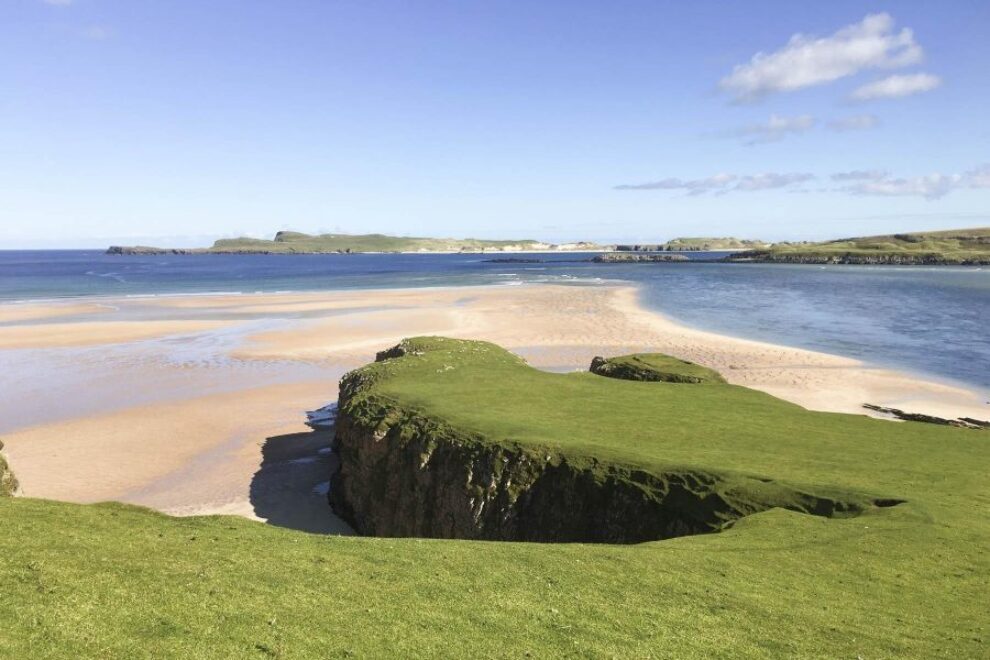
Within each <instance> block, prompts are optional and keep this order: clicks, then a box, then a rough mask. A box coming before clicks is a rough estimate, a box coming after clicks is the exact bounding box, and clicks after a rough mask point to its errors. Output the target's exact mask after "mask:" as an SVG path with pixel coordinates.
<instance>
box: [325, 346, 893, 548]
mask: <svg viewBox="0 0 990 660" xmlns="http://www.w3.org/2000/svg"><path fill="white" fill-rule="evenodd" d="M472 370H473V371H474V375H471V374H470V373H469V372H470V371H472ZM492 371H495V372H498V377H499V379H500V382H501V383H502V385H503V386H505V387H508V388H515V387H516V386H518V387H519V388H522V390H523V391H525V392H526V393H527V394H528V395H529V396H531V397H534V398H542V397H541V392H540V391H539V390H538V389H536V390H534V389H532V388H527V383H526V382H525V380H526V379H525V376H527V375H530V374H529V373H528V372H536V370H533V369H531V368H530V367H528V366H526V365H525V364H524V363H522V361H521V360H519V359H518V358H516V357H515V356H512V355H511V354H509V353H507V352H505V351H503V350H502V349H500V348H498V347H497V346H494V345H491V344H487V343H485V342H470V341H459V340H451V339H443V338H418V339H414V340H406V341H404V342H403V343H401V344H399V345H398V346H396V347H394V348H392V349H390V350H388V351H384V352H382V353H380V354H379V356H378V359H377V360H376V362H375V363H373V364H372V365H369V366H367V367H363V368H361V369H358V370H356V371H353V372H351V373H349V374H348V375H346V376H345V377H344V379H343V380H342V381H341V389H340V399H339V406H340V407H339V414H338V417H337V427H336V436H335V441H334V443H335V449H336V451H337V454H338V456H339V458H340V466H339V468H338V470H337V472H336V473H335V474H334V475H333V478H332V481H331V484H332V485H331V488H330V503H331V505H332V507H333V509H334V511H335V512H336V513H337V514H338V515H340V516H341V517H342V518H344V519H345V520H346V521H347V522H348V523H349V524H351V525H352V526H353V527H354V529H355V530H357V531H358V532H359V533H361V534H365V535H375V536H418V537H433V538H461V539H486V540H504V541H543V542H559V541H573V542H606V543H636V542H641V541H650V540H657V539H666V538H671V537H676V536H684V535H689V534H701V533H707V532H715V531H719V530H721V529H724V528H725V527H726V526H728V525H731V524H732V523H733V522H734V521H736V520H738V519H739V518H742V517H743V516H746V515H750V514H752V513H757V512H759V511H765V510H767V509H770V508H773V507H782V508H786V509H790V510H793V511H799V512H802V513H808V514H813V515H819V516H829V517H847V516H853V515H858V514H860V513H862V512H864V511H866V510H869V509H871V508H873V507H875V506H883V505H886V504H887V500H884V499H871V498H869V497H866V496H864V495H860V494H853V493H843V492H836V491H820V490H817V489H808V488H799V487H795V486H792V485H788V484H786V483H783V482H778V481H776V480H774V479H769V478H765V477H760V476H750V475H741V474H736V473H731V472H724V471H720V470H713V469H710V468H692V467H683V466H679V467H676V468H675V467H664V466H662V465H658V464H655V463H654V464H652V465H651V464H649V462H647V463H646V464H644V463H643V461H642V457H641V456H637V455H636V451H635V449H634V446H635V443H633V444H632V445H626V444H625V439H624V438H621V437H619V438H617V439H616V438H610V437H607V436H606V437H601V438H599V439H598V440H599V442H600V444H601V447H602V449H603V450H602V451H601V452H600V455H599V452H593V451H588V449H587V448H586V446H584V445H583V443H582V444H581V445H578V446H573V447H567V446H566V445H567V442H566V441H565V437H566V434H567V433H568V427H567V425H561V426H560V433H561V434H562V437H560V438H555V437H542V433H537V437H540V438H541V439H540V440H538V441H533V439H527V438H526V436H527V435H528V434H527V433H526V432H525V430H524V426H525V425H526V424H527V422H528V423H530V424H532V425H534V426H536V425H538V424H539V422H540V420H539V419H537V418H529V417H528V416H527V414H526V413H525V412H524V411H521V413H522V414H520V415H517V416H515V417H514V418H512V419H511V420H507V419H506V415H505V414H504V413H503V412H493V414H495V415H497V416H498V419H499V422H500V423H507V424H508V428H510V429H513V430H514V433H513V434H512V435H514V436H515V437H512V435H504V436H502V435H494V434H492V433H490V432H485V431H480V430H478V428H477V426H476V425H475V424H473V423H471V422H467V421H465V422H461V423H457V422H452V421H451V420H450V417H448V416H447V415H444V414H442V413H441V414H431V413H430V412H428V410H429V405H428V404H427V403H426V402H425V400H424V398H423V396H424V395H423V393H424V392H430V391H431V390H432V384H433V383H434V382H436V381H437V380H438V379H443V378H444V375H445V374H448V373H450V374H452V373H455V372H459V376H462V377H466V378H467V379H468V381H469V382H470V381H474V382H479V381H484V380H485V375H486V372H488V373H489V375H491V372H492ZM512 372H517V373H518V374H519V375H520V376H522V379H521V380H520V381H519V382H517V383H516V384H515V385H514V384H513V383H512V380H511V373H512ZM536 373H539V374H543V372H536ZM543 375H546V376H551V377H555V378H557V379H567V383H568V384H569V382H570V381H574V380H575V379H573V378H569V377H568V376H566V375H560V374H543ZM506 376H509V380H505V377H506ZM407 379H409V380H408V381H407ZM587 379H590V380H587ZM402 381H407V382H408V383H409V384H414V387H413V388H412V389H406V387H405V383H403V382H402ZM431 381H433V382H431ZM558 382H560V383H561V384H564V383H565V381H563V380H561V381H558ZM581 382H582V383H583V384H585V385H588V386H590V389H591V390H599V391H598V392H597V393H598V395H599V399H600V400H601V399H604V401H605V402H606V403H607V401H608V399H609V397H611V396H615V395H616V393H617V390H616V389H615V386H613V385H611V383H616V385H624V384H622V383H618V381H615V380H613V379H609V378H599V377H597V376H594V375H591V374H586V379H585V380H582V381H581ZM395 385H399V386H400V387H399V389H398V390H396V389H395V388H394V386H395ZM632 385H636V386H638V387H642V386H644V385H645V386H647V387H651V388H653V387H658V386H657V385H653V384H649V383H634V384H632ZM697 387H698V388H709V387H719V388H720V387H728V386H724V385H720V384H704V385H698V386H697ZM444 389H445V388H444ZM565 389H567V388H566V386H565ZM663 389H679V388H663ZM686 389H696V388H695V387H691V388H686ZM397 391H401V392H403V393H404V395H402V396H396V392H397ZM625 391H626V390H625V387H622V392H623V393H624V392H625ZM409 392H418V393H419V394H418V395H417V394H412V395H409ZM641 393H642V392H641ZM473 394H474V396H469V397H466V398H464V399H463V400H464V401H471V402H473V405H476V406H477V405H485V404H482V403H480V402H489V403H490V402H492V399H491V398H489V397H487V396H485V395H484V394H483V393H481V392H474V393H473ZM571 394H573V393H571ZM407 396H408V397H409V398H408V399H407V398H406V397H407ZM427 396H428V395H427ZM587 401H590V399H585V398H583V399H581V400H580V401H577V402H574V403H577V404H578V405H579V406H581V407H582V408H584V409H586V410H587V411H588V414H592V415H593V414H595V413H594V406H587V405H583V406H582V405H581V404H582V402H587ZM484 414H485V413H484V412H483V411H480V412H475V413H470V412H469V413H468V415H467V417H468V418H474V417H475V415H484ZM652 414H653V413H652V412H651V411H650V410H648V409H644V410H642V411H641V416H640V418H639V420H638V423H641V424H644V425H645V424H650V423H652V422H653V419H652ZM458 416H459V415H454V417H458ZM583 421H589V420H582V419H580V418H579V419H570V420H569V423H570V424H572V425H574V424H576V425H580V424H582V422H583ZM627 421H628V420H627ZM636 422H637V420H633V423H636ZM612 433H615V434H620V435H621V433H622V431H621V428H615V429H614V430H613V431H612ZM517 438H518V439H517ZM612 443H615V445H618V446H620V447H622V449H621V450H616V448H615V446H612V447H611V448H610V449H607V447H609V445H610V444H612ZM623 445H625V446H623ZM623 455H625V460H623ZM637 459H639V460H637Z"/></svg>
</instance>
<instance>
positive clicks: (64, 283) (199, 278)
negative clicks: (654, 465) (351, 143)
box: [0, 250, 990, 389]
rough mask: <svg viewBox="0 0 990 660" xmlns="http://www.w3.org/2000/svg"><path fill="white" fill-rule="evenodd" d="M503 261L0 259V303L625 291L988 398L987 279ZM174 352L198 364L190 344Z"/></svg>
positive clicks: (684, 315) (701, 319)
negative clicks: (334, 293)
mask: <svg viewBox="0 0 990 660" xmlns="http://www.w3.org/2000/svg"><path fill="white" fill-rule="evenodd" d="M499 256H504V255H460V254H458V255H418V254H417V255H397V254H381V255H291V256H290V255H171V256H109V255H104V254H102V253H100V252H95V251H82V250H80V251H7V252H4V251H0V301H23V300H36V299H64V298H72V297H91V296H146V295H163V294H183V293H184V294H190V293H210V292H239V293H253V292H256V291H265V292H276V291H312V290H331V289H361V288H391V287H427V286H461V285H478V284H503V285H515V284H522V283H526V282H533V283H554V284H572V285H596V284H602V283H607V282H613V281H625V282H632V283H634V284H637V285H638V286H639V287H640V289H641V291H642V296H643V302H644V303H645V304H646V305H647V306H649V307H652V308H654V309H656V310H658V311H661V312H663V313H665V314H667V315H669V316H671V317H673V318H675V319H678V320H680V321H682V322H684V323H687V324H688V325H691V326H695V327H699V328H703V329H709V330H714V331H717V332H722V333H725V334H730V335H734V336H739V337H746V338H751V339H760V340H764V341H770V342H774V343H779V344H787V345H791V346H798V347H803V348H810V349H814V350H820V351H825V352H828V353H834V354H838V355H845V356H848V357H853V358H858V359H862V360H865V361H867V362H870V363H874V364H878V365H883V366H892V367H896V368H900V369H907V370H911V371H916V372H920V373H924V374H928V375H932V376H937V377H940V378H944V379H951V380H955V381H959V382H963V383H967V384H970V385H975V386H978V387H980V388H985V389H990V331H988V328H990V269H981V268H962V267H959V268H957V267H944V268H934V267H892V266H827V267H824V266H813V265H808V266H803V265H788V264H718V263H668V264H626V265H622V264H593V263H587V262H582V261H580V260H582V259H587V258H589V257H590V256H591V255H588V254H550V255H525V256H526V257H527V258H536V259H543V260H545V262H544V263H537V264H523V263H508V264H507V263H491V262H490V261H488V260H489V259H492V258H498V257H499ZM687 256H689V257H691V258H693V259H697V258H704V257H712V256H718V255H710V254H703V253H694V254H688V255H687ZM173 348H175V349H178V350H179V352H180V353H183V354H185V355H187V357H190V359H194V358H192V356H191V355H190V353H195V352H196V351H195V347H182V346H175V347H173Z"/></svg>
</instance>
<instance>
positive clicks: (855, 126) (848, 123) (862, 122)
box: [826, 115, 880, 133]
mask: <svg viewBox="0 0 990 660" xmlns="http://www.w3.org/2000/svg"><path fill="white" fill-rule="evenodd" d="M879 125H880V118H879V117H877V116H876V115H852V116H849V117H839V118H838V119H833V120H831V121H829V122H828V123H827V124H826V126H827V127H828V129H829V130H830V131H839V132H840V133H845V132H847V131H865V130H869V129H871V128H876V127H877V126H879Z"/></svg>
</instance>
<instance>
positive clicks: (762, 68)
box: [719, 14, 924, 101]
mask: <svg viewBox="0 0 990 660" xmlns="http://www.w3.org/2000/svg"><path fill="white" fill-rule="evenodd" d="M923 57H924V52H923V51H922V48H921V46H919V45H918V44H917V42H916V41H915V40H914V33H913V32H912V31H911V30H910V29H909V28H903V29H901V30H900V31H899V32H896V33H895V32H894V19H893V18H892V17H891V16H890V15H889V14H870V15H868V16H866V17H865V18H864V19H863V20H862V21H860V22H859V23H854V24H853V25H848V26H846V27H844V28H842V29H840V30H838V31H837V32H835V33H834V34H832V35H831V36H828V37H815V36H811V35H804V34H795V35H793V36H792V37H791V38H790V40H789V41H788V42H787V45H786V46H784V47H783V48H780V49H778V50H775V51H773V52H770V53H764V52H759V53H757V54H756V55H754V56H753V57H752V59H750V61H749V62H747V63H745V64H739V65H737V66H736V67H735V68H734V69H733V70H732V73H730V74H729V75H727V76H726V77H724V78H722V80H721V81H720V82H719V86H720V87H721V88H722V89H723V90H724V91H726V92H728V93H729V94H732V95H733V96H734V97H735V99H736V100H738V101H751V100H754V99H758V98H760V97H763V96H766V95H767V94H771V93H774V92H789V91H794V90H798V89H803V88H805V87H812V86H815V85H822V84H825V83H830V82H833V81H836V80H839V79H840V78H845V77H847V76H851V75H854V74H856V73H859V72H860V71H863V70H866V69H878V68H897V67H903V66H909V65H912V64H917V63H918V62H920V61H921V60H922V58H923Z"/></svg>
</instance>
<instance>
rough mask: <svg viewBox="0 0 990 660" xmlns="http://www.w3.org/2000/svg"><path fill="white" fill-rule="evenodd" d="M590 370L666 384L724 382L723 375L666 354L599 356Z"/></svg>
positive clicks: (592, 363) (595, 372)
mask: <svg viewBox="0 0 990 660" xmlns="http://www.w3.org/2000/svg"><path fill="white" fill-rule="evenodd" d="M590 371H591V373H593V374H598V375H599V376H607V377H609V378H622V379H624V380H645V381H653V382H658V381H659V382H665V383H724V382H725V379H724V378H722V374H720V373H718V372H717V371H715V370H714V369H709V368H707V367H703V366H701V365H700V364H695V363H694V362H688V361H687V360H681V359H679V358H675V357H671V356H670V355H664V354H663V353H639V354H636V355H622V356H619V357H613V358H603V357H596V358H595V359H594V360H592V361H591V369H590Z"/></svg>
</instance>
